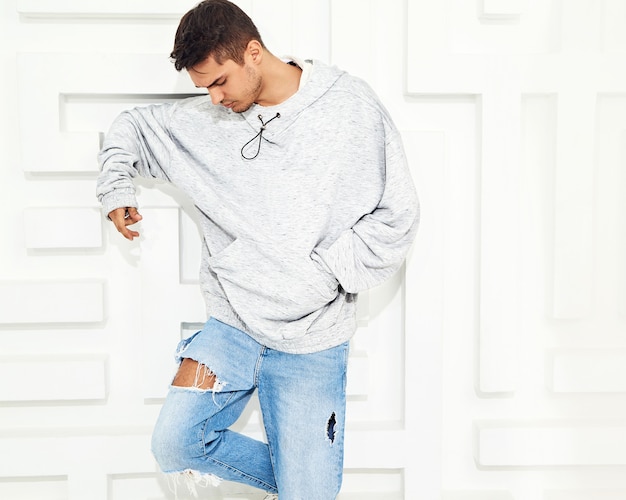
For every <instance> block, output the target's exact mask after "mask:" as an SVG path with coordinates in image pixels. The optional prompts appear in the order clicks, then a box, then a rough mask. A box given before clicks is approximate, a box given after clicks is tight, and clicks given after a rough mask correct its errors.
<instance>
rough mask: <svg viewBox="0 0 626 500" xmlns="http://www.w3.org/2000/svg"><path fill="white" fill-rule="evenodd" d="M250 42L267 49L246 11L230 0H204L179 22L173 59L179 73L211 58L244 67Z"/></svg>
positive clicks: (218, 61) (220, 62) (171, 55)
mask: <svg viewBox="0 0 626 500" xmlns="http://www.w3.org/2000/svg"><path fill="white" fill-rule="evenodd" d="M251 40H257V41H258V42H259V43H260V44H261V45H262V46H263V47H265V45H263V41H262V40H261V35H259V31H258V30H257V28H256V26H255V25H254V23H253V22H252V19H250V17H248V15H247V14H246V13H245V12H244V11H243V10H241V9H240V8H239V7H237V6H236V5H235V4H233V3H231V2H229V1H227V0H204V1H203V2H200V3H199V4H198V5H196V6H195V7H194V8H193V9H191V10H190V11H189V12H187V13H186V14H185V15H184V16H183V18H182V19H181V20H180V24H179V25H178V29H177V30H176V37H175V38H174V49H173V50H172V53H171V54H170V57H171V58H172V60H173V61H174V67H175V68H176V70H177V71H180V70H182V69H183V68H184V69H189V68H193V67H194V66H195V65H196V64H198V63H201V62H202V61H204V60H205V59H206V58H207V57H209V56H213V58H214V59H215V61H216V62H217V63H219V64H222V63H223V62H224V61H225V60H228V59H232V60H233V61H235V62H236V63H237V64H239V65H243V63H244V57H243V56H244V52H245V50H246V47H247V46H248V43H249V42H250V41H251Z"/></svg>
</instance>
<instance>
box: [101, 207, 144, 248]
mask: <svg viewBox="0 0 626 500" xmlns="http://www.w3.org/2000/svg"><path fill="white" fill-rule="evenodd" d="M109 219H111V221H113V224H115V227H116V228H117V230H118V231H119V232H120V233H122V236H124V238H126V239H127V240H132V239H133V238H135V237H137V236H139V233H138V232H137V231H131V230H130V229H128V227H127V226H132V225H133V224H135V223H136V222H139V221H140V220H141V219H143V217H142V216H141V214H140V213H139V212H137V209H136V208H134V207H126V208H116V209H115V210H112V211H111V212H109Z"/></svg>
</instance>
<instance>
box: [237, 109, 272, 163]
mask: <svg viewBox="0 0 626 500" xmlns="http://www.w3.org/2000/svg"><path fill="white" fill-rule="evenodd" d="M257 118H258V119H259V121H260V122H261V128H260V130H259V132H258V133H257V135H255V136H254V137H253V138H252V139H250V140H249V141H248V142H246V143H245V144H244V145H243V146H242V148H241V157H242V158H243V159H244V160H254V159H255V158H256V157H257V156H259V152H260V151H261V142H263V139H265V137H263V132H264V131H265V128H266V127H267V124H268V123H269V122H271V121H272V120H275V119H276V118H280V113H276V114H275V115H274V116H273V117H272V118H270V119H269V120H267V121H266V122H264V121H263V116H261V115H258V116H257ZM257 139H258V140H259V142H258V144H257V147H256V152H255V153H254V155H252V156H246V154H245V153H244V150H245V149H246V148H247V147H248V146H249V145H250V144H252V143H253V142H254V141H255V140H257ZM265 140H266V141H267V139H265ZM268 142H269V141H268Z"/></svg>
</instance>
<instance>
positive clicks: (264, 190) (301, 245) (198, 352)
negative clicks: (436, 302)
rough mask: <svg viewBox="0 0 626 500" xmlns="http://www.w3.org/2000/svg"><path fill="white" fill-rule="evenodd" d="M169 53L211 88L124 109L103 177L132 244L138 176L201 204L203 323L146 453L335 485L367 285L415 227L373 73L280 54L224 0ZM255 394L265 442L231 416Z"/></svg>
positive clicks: (223, 475) (201, 12)
mask: <svg viewBox="0 0 626 500" xmlns="http://www.w3.org/2000/svg"><path fill="white" fill-rule="evenodd" d="M171 57H172V59H173V60H174V62H175V67H176V69H177V70H178V71H180V70H182V69H185V70H187V72H188V73H189V76H190V77H191V79H192V81H193V82H194V84H195V85H196V87H198V88H206V89H207V90H208V92H209V96H210V100H209V99H208V98H207V97H194V98H189V99H184V100H181V101H178V102H175V103H169V104H162V105H153V106H148V107H144V108H136V109H133V110H129V111H126V112H124V113H122V114H121V115H120V116H119V117H118V118H117V120H116V121H115V122H114V124H113V125H112V127H111V130H110V131H109V133H108V134H107V137H106V139H105V141H104V144H103V148H102V151H101V153H100V156H99V159H100V162H101V168H102V172H101V175H100V177H99V179H98V188H97V190H98V196H99V199H100V200H101V202H102V204H103V208H104V212H105V213H106V214H108V216H109V218H110V219H111V220H112V221H113V223H114V224H115V226H116V228H117V229H118V230H119V232H120V233H121V234H122V235H123V236H124V237H126V238H128V239H129V240H132V239H134V238H135V237H137V236H139V234H138V232H137V231H134V230H132V229H130V227H129V226H132V225H133V224H135V223H136V222H138V221H139V220H141V215H140V214H139V213H138V211H137V202H136V199H135V194H134V193H135V191H134V187H133V182H132V178H133V177H134V176H135V175H141V176H147V177H156V178H161V179H164V180H166V181H169V182H171V183H173V184H174V185H176V186H178V188H179V189H180V190H182V191H183V192H184V193H186V195H187V196H189V197H190V199H191V200H192V201H193V203H194V205H195V206H196V207H197V209H198V211H199V219H200V222H199V224H200V226H201V227H200V229H201V231H202V234H203V236H204V240H203V256H202V266H201V271H200V278H201V280H200V281H201V288H202V292H203V296H204V298H205V301H206V307H207V313H208V316H209V318H210V319H209V320H208V322H207V323H206V325H205V326H204V328H203V330H202V331H200V332H198V333H196V334H195V335H193V336H192V337H191V338H189V339H185V340H183V341H182V342H181V343H180V345H179V347H178V351H177V359H178V360H179V362H180V365H179V369H178V372H177V374H176V376H175V377H174V380H173V382H172V385H171V386H170V390H169V393H168V396H167V398H166V401H165V403H164V405H163V408H162V410H161V414H160V416H159V419H158V421H157V424H156V427H155V430H154V435H153V441H152V450H153V453H154V455H155V457H156V459H157V462H158V463H159V466H160V467H161V469H162V470H163V471H164V472H166V473H171V474H172V475H173V477H175V478H177V479H182V480H185V481H187V482H188V483H189V484H192V483H193V482H210V483H215V482H217V481H219V480H230V481H239V482H242V483H245V484H248V485H252V486H255V487H258V488H261V489H263V490H265V491H266V492H268V494H273V495H275V494H278V495H279V497H280V499H281V500H330V499H334V498H335V497H336V496H337V494H338V492H339V489H340V486H341V479H342V468H343V442H344V423H345V407H346V394H345V385H346V364H347V357H348V342H349V339H350V338H351V337H352V335H353V334H354V332H355V329H356V322H355V308H356V300H357V294H358V292H360V291H362V290H365V289H367V288H370V287H373V286H376V285H378V284H380V283H382V282H383V281H384V280H386V279H387V278H388V277H389V276H391V275H392V274H393V273H395V272H396V271H397V270H398V268H399V267H400V266H401V264H402V262H403V260H404V258H405V256H406V253H407V251H408V249H409V246H410V245H411V242H412V240H413V238H414V235H415V232H416V229H417V219H418V212H419V211H418V203H417V197H416V194H415V189H414V187H413V183H412V180H411V177H410V174H409V171H408V167H407V164H406V159H405V155H404V152H403V148H402V144H401V140H400V135H399V133H398V131H397V129H396V128H395V126H394V125H393V123H392V121H391V119H390V118H389V116H388V115H387V112H386V111H385V109H384V108H383V106H382V105H381V103H380V102H379V101H378V99H377V98H376V96H375V95H374V93H373V92H372V90H371V89H370V88H369V87H368V86H367V85H366V84H365V83H364V82H362V81H361V80H359V79H357V78H355V77H352V76H350V75H348V74H346V73H345V72H343V71H341V70H339V69H337V68H334V67H330V66H327V65H325V64H323V63H321V62H319V61H304V60H299V59H294V58H290V59H286V60H282V59H279V58H277V57H276V56H274V55H273V54H272V53H271V52H269V51H268V49H267V48H266V47H265V45H264V44H263V41H262V39H261V36H260V35H259V33H258V31H257V29H256V27H255V26H254V24H253V23H252V21H251V20H250V18H249V17H248V16H247V15H246V14H245V13H244V12H243V11H241V9H239V8H238V7H237V6H235V5H234V4H232V3H230V2H228V1H226V0H206V1H204V2H202V3H200V4H199V5H197V6H196V7H195V8H194V9H192V10H191V11H189V12H188V13H187V14H186V15H185V16H184V17H183V18H182V20H181V22H180V25H179V27H178V30H177V33H176V37H175V44H174V49H173V51H172V54H171ZM255 390H256V391H258V397H259V401H260V406H261V410H262V414H263V422H264V425H265V431H266V436H267V443H265V442H260V441H257V440H253V439H251V438H249V437H247V436H244V435H241V434H238V433H235V432H233V431H231V430H229V427H230V426H231V425H232V424H233V423H234V422H235V421H236V420H237V418H238V417H239V415H240V414H241V412H242V411H243V409H244V407H245V405H246V403H247V402H248V400H249V398H250V396H251V395H252V394H253V392H254V391H255Z"/></svg>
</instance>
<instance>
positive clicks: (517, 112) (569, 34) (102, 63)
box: [0, 0, 626, 500]
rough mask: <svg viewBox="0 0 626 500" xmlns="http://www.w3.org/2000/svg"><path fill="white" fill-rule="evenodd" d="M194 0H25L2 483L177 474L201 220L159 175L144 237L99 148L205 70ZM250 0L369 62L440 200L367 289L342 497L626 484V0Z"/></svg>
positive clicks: (7, 266)
mask: <svg viewBox="0 0 626 500" xmlns="http://www.w3.org/2000/svg"><path fill="white" fill-rule="evenodd" d="M194 3H195V2H194V1H187V0H185V1H181V0H169V1H168V0H151V1H147V0H125V1H120V0H90V1H89V2H85V1H82V0H5V1H4V2H2V4H1V6H0V9H2V10H1V11H0V42H1V43H0V54H1V60H0V70H1V73H0V103H1V104H0V107H1V109H2V113H1V114H0V120H1V121H0V123H2V128H1V132H2V133H1V134H0V151H1V154H0V173H1V175H0V242H1V243H0V498H2V499H5V498H6V499H10V500H24V499H37V500H40V499H41V500H48V499H50V500H52V499H54V500H61V499H63V500H66V499H67V500H92V499H93V500H98V499H102V500H105V499H106V500H130V499H132V500H137V499H146V500H147V499H152V500H153V499H157V498H158V499H171V498H173V495H172V494H171V492H170V491H169V488H168V486H167V484H166V482H165V480H164V479H163V477H162V476H160V475H159V474H158V473H157V472H156V467H155V465H154V462H153V460H152V458H151V456H150V453H149V436H150V431H151V427H152V424H153V422H154V419H155V418H156V414H157V412H158V409H159V405H160V403H161V401H162V398H163V396H164V393H165V390H166V386H167V384H168V382H169V379H170V377H171V375H172V370H173V369H174V367H173V365H172V356H171V352H172V349H173V347H174V345H175V343H176V342H177V340H178V339H179V338H180V337H181V336H184V335H188V334H189V333H191V332H192V331H194V328H196V327H197V325H198V324H199V323H201V322H202V321H203V320H204V316H203V315H204V311H203V306H202V303H201V299H200V296H199V292H198V288H197V276H196V274H197V263H198V259H199V255H198V236H197V233H196V230H195V228H194V225H193V221H192V220H191V218H190V217H189V216H188V215H187V211H186V209H187V208H188V203H187V201H186V200H185V199H184V198H183V197H182V196H181V195H180V194H179V193H178V192H176V191H175V190H173V189H172V188H170V187H168V186H165V185H163V184H157V183H152V182H148V181H141V182H140V201H141V205H142V213H143V215H144V218H145V219H144V221H143V222H142V226H143V227H142V229H143V231H142V238H141V240H140V241H139V242H136V241H135V242H127V241H125V240H123V239H122V238H121V237H120V236H119V235H118V234H117V233H116V232H115V231H114V229H113V228H112V226H111V225H110V224H108V223H107V222H106V221H105V220H104V219H103V218H102V217H101V214H100V213H99V211H98V207H97V203H96V200H95V197H94V183H95V176H96V171H97V165H96V162H95V155H96V153H97V150H98V145H99V142H100V140H101V136H102V134H103V133H104V132H105V131H106V130H107V128H108V125H109V124H110V122H111V120H112V119H113V117H114V116H115V115H116V114H117V113H118V112H119V111H120V110H122V109H124V108H127V107H130V106H133V105H136V104H145V103H149V102H155V101H163V100H169V99H176V98H180V97H181V96H183V95H185V94H188V93H195V92H197V90H196V89H195V88H194V87H193V85H191V83H190V82H189V81H188V79H187V77H186V75H185V74H178V73H176V71H174V69H173V68H172V65H171V63H170V62H169V61H168V58H167V55H168V53H169V51H170V49H171V45H172V39H173V34H174V31H175V28H176V25H177V21H178V19H179V18H180V16H181V15H182V14H183V13H184V12H185V11H186V10H187V9H188V8H190V7H191V6H192V5H193V4H194ZM237 3H238V4H239V5H240V6H241V7H242V8H244V9H245V10H246V11H247V12H248V13H250V14H251V15H252V17H253V19H254V20H255V21H256V22H257V24H258V25H259V28H260V29H261V32H262V34H263V36H264V39H265V41H266V43H267V45H268V46H269V47H270V49H272V50H273V51H274V52H276V53H277V54H288V53H291V54H296V55H301V56H306V57H316V58H320V59H324V60H327V61H330V62H332V63H335V64H337V65H339V66H341V67H343V68H345V69H347V70H349V71H351V72H353V73H355V74H358V75H360V76H362V77H364V78H365V79H366V80H368V81H369V82H370V84H371V85H372V86H373V87H374V88H375V89H376V91H377V92H378V93H379V95H380V96H381V98H382V100H383V101H384V102H385V104H386V105H387V106H388V108H389V110H390V111H391V113H392V115H393V116H394V118H395V120H396V123H397V124H398V126H399V128H400V129H401V130H402V133H403V136H404V138H405V145H406V150H407V153H408V155H409V158H410V161H411V165H412V168H413V172H414V177H415V180H416V183H417V184H418V189H419V192H420V196H421V199H422V205H423V221H422V226H421V229H420V233H419V235H418V239H417V241H416V244H415V246H414V248H413V251H412V253H411V255H410V257H409V259H408V262H407V265H406V268H405V270H403V272H402V273H400V274H399V275H398V276H396V277H395V278H394V279H392V280H391V281H390V282H389V283H387V284H386V285H384V286H382V287H379V288H377V289H375V290H372V291H370V292H369V293H367V294H364V295H363V296H362V297H361V302H360V312H359V325H360V328H359V332H358V334H357V336H356V337H355V339H354V342H353V349H352V356H351V379H350V391H349V392H350V397H349V416H348V420H349V422H348V425H349V434H348V438H347V443H346V446H347V449H346V475H345V483H344V484H345V486H344V489H343V493H342V495H341V498H342V499H343V500H348V499H353V500H357V499H358V500H365V499H367V498H384V499H385V500H400V499H406V500H422V499H423V500H589V499H593V500H617V499H620V500H622V499H624V498H626V476H625V475H624V470H625V469H624V467H626V451H624V450H626V405H625V404H624V401H625V399H624V397H625V393H626V338H625V334H626V319H625V318H626V258H625V257H624V255H626V222H624V217H623V214H624V213H625V212H626V196H625V195H626V147H625V146H626V118H625V117H626V68H625V65H624V63H623V61H624V56H625V55H626V54H625V53H626V2H624V1H623V0H441V1H433V0H431V1H424V0H389V1H386V2H379V1H376V0H325V1H321V0H297V1H296V0H263V1H261V0H241V1H238V2H237ZM238 426H239V428H240V429H242V430H243V431H244V432H247V433H250V434H251V435H255V436H259V435H260V433H261V431H260V429H261V426H260V417H259V413H258V411H257V409H256V408H255V407H254V406H253V407H251V408H250V409H249V411H247V412H246V414H245V415H244V416H243V418H242V419H241V420H240V422H239V424H238ZM203 494H204V495H205V498H216V499H217V498H220V499H223V500H225V499H235V498H239V499H257V498H262V497H260V496H259V493H256V492H254V491H252V490H249V489H245V488H241V487H237V486H235V485H223V486H222V487H220V489H219V490H217V491H212V490H206V491H204V492H203Z"/></svg>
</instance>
